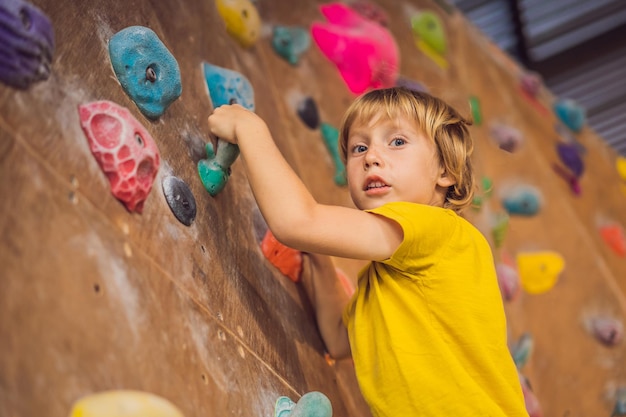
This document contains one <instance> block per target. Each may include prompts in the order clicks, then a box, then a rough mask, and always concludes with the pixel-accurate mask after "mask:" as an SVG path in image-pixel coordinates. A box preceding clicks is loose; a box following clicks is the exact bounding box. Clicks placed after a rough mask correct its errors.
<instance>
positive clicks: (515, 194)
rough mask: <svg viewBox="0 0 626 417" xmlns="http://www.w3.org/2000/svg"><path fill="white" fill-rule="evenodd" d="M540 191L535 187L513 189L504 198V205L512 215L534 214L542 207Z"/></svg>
mask: <svg viewBox="0 0 626 417" xmlns="http://www.w3.org/2000/svg"><path fill="white" fill-rule="evenodd" d="M540 200H541V199H540V197H539V192H538V191H537V190H536V189H534V188H533V187H530V186H527V187H518V188H515V189H513V190H512V191H511V192H510V193H509V194H508V195H507V196H506V197H504V199H503V200H502V205H503V206H504V208H505V210H506V211H507V212H508V213H509V214H511V215H518V216H534V215H535V214H537V212H539V209H540V208H541V201H540Z"/></svg>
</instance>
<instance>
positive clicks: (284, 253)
mask: <svg viewBox="0 0 626 417" xmlns="http://www.w3.org/2000/svg"><path fill="white" fill-rule="evenodd" d="M261 250H262V251H263V255H265V257H266V258H267V259H268V260H269V261H270V262H271V264H272V265H274V266H275V267H276V268H278V270H279V271H280V272H282V273H283V275H285V276H286V277H287V278H289V279H290V280H292V281H293V282H298V281H300V273H301V272H302V252H300V251H299V250H295V249H292V248H290V247H288V246H285V245H283V244H282V243H280V242H279V241H278V240H276V238H275V237H274V234H272V232H271V231H270V230H268V231H267V233H266V234H265V237H264V238H263V241H262V242H261Z"/></svg>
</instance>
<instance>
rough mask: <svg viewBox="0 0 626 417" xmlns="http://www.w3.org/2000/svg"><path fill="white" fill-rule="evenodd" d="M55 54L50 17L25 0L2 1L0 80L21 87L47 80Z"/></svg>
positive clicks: (0, 19) (0, 12) (0, 18)
mask: <svg viewBox="0 0 626 417" xmlns="http://www.w3.org/2000/svg"><path fill="white" fill-rule="evenodd" d="M53 53H54V31H53V29H52V24H51V23H50V19H48V17H47V16H46V15H45V14H44V13H43V12H42V11H41V10H39V9H38V8H37V7H35V6H33V5H32V4H30V3H27V2H25V1H22V0H1V1H0V81H2V82H3V83H5V84H7V85H10V86H12V87H15V88H19V89H26V88H28V87H30V85H31V84H33V83H36V82H38V81H42V80H46V79H48V77H49V76H50V66H51V63H52V55H53Z"/></svg>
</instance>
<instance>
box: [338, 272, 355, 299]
mask: <svg viewBox="0 0 626 417" xmlns="http://www.w3.org/2000/svg"><path fill="white" fill-rule="evenodd" d="M335 272H337V278H339V282H341V286H342V287H343V289H344V291H345V292H346V294H347V295H348V297H352V295H353V294H354V284H353V283H352V281H351V280H350V278H348V276H347V275H346V273H345V272H343V271H342V270H341V269H339V268H335Z"/></svg>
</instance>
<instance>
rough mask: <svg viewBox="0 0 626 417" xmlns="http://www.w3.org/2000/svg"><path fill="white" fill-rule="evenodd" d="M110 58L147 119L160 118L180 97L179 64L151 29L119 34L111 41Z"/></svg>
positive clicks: (136, 29) (121, 80)
mask: <svg viewBox="0 0 626 417" xmlns="http://www.w3.org/2000/svg"><path fill="white" fill-rule="evenodd" d="M109 56H110V58H111V64H112V65H113V71H115V75H116V76H117V79H118V80H119V82H120V84H121V85H122V88H123V89H124V91H125V92H126V94H128V95H129V97H130V98H131V99H132V100H133V101H134V102H135V104H136V105H137V107H139V110H140V111H141V112H142V113H143V114H144V115H145V116H146V117H149V118H151V119H156V118H158V117H160V116H161V115H162V114H163V112H164V111H165V110H166V109H167V108H168V107H169V105H170V104H172V103H173V102H174V101H175V100H176V99H177V98H178V97H180V94H181V92H182V84H181V78H180V69H179V68H178V62H176V59H175V58H174V56H173V55H172V54H171V53H170V51H169V50H168V49H167V48H166V47H165V45H164V44H163V42H161V40H160V39H159V38H158V36H157V35H156V34H155V33H154V32H153V31H152V30H151V29H148V28H146V27H143V26H130V27H127V28H126V29H123V30H121V31H119V32H118V33H116V34H115V35H113V37H112V38H111V40H110V41H109Z"/></svg>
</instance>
